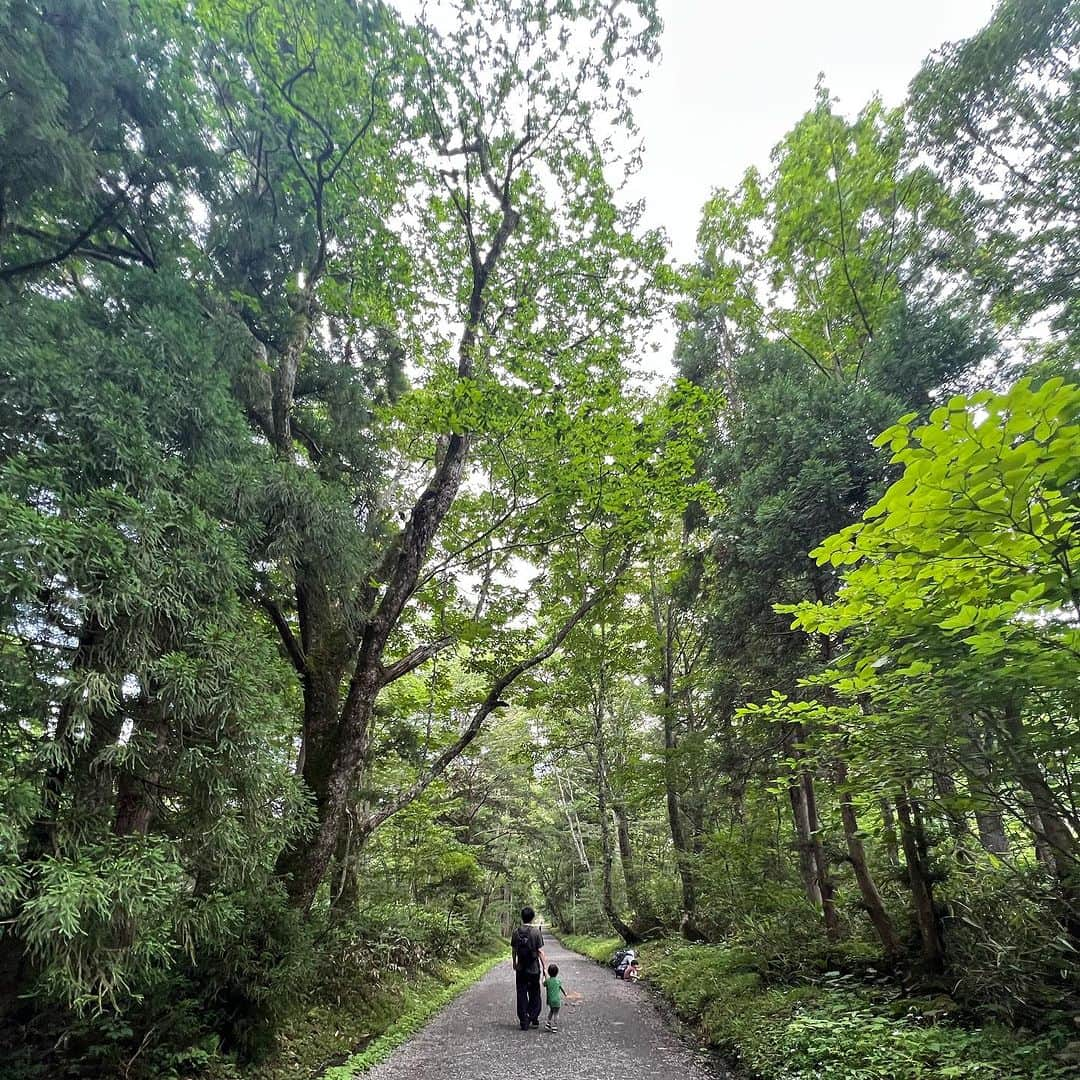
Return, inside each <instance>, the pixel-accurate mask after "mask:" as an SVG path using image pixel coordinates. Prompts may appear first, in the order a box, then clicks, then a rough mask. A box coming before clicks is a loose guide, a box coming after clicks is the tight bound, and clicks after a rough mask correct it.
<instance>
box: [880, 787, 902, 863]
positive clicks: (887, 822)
mask: <svg viewBox="0 0 1080 1080" xmlns="http://www.w3.org/2000/svg"><path fill="white" fill-rule="evenodd" d="M881 830H882V833H883V834H884V838H885V857H886V858H887V859H888V860H889V864H890V865H891V866H895V867H899V866H900V838H899V837H898V836H897V835H896V815H895V814H894V813H893V808H892V803H890V802H889V800H888V799H882V800H881Z"/></svg>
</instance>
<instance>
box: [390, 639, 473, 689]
mask: <svg viewBox="0 0 1080 1080" xmlns="http://www.w3.org/2000/svg"><path fill="white" fill-rule="evenodd" d="M455 640H456V639H455V638H454V637H453V635H451V634H446V635H445V636H443V637H441V638H438V639H436V640H435V641H431V642H429V643H428V644H427V645H418V646H417V647H416V648H415V649H413V650H412V652H408V653H406V654H405V655H404V656H403V657H401V658H400V659H399V660H395V661H394V662H393V663H392V664H386V665H385V666H384V667H383V669H382V685H383V686H387V685H388V684H389V683H392V682H394V681H395V680H397V679H400V678H401V677H402V676H403V675H408V674H409V672H410V671H413V670H414V669H415V668H418V667H419V666H420V665H421V664H426V663H427V662H428V661H429V660H430V659H431V658H432V657H433V656H435V655H436V654H437V653H440V652H442V650H443V649H445V648H446V647H447V646H449V645H452V644H453V643H454V641H455Z"/></svg>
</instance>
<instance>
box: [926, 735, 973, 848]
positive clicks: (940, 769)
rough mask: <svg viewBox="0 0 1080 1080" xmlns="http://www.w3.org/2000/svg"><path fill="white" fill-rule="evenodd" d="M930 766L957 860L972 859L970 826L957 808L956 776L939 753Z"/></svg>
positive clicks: (932, 756) (933, 757)
mask: <svg viewBox="0 0 1080 1080" xmlns="http://www.w3.org/2000/svg"><path fill="white" fill-rule="evenodd" d="M930 768H931V773H932V775H933V778H934V790H935V792H937V795H938V797H939V798H940V799H941V807H942V810H943V811H944V812H945V819H946V821H947V822H948V826H949V834H950V835H951V836H952V838H953V842H954V845H955V847H954V851H955V854H956V858H957V861H959V862H964V861H970V855H969V853H968V851H967V844H968V840H969V839H970V835H971V833H970V826H969V824H968V821H967V818H966V816H965V815H964V814H963V813H962V812H960V811H959V810H958V809H957V808H956V804H957V802H958V801H959V797H960V793H959V791H958V789H957V787H956V778H955V777H954V776H953V775H952V773H951V772H949V771H948V769H947V768H945V766H944V764H943V763H942V761H941V760H940V755H939V754H936V753H934V754H931V761H930Z"/></svg>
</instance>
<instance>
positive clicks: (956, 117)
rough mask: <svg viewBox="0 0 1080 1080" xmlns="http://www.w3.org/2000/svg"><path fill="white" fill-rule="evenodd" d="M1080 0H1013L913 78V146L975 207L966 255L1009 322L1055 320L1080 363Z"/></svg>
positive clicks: (967, 221)
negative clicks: (1079, 294)
mask: <svg viewBox="0 0 1080 1080" xmlns="http://www.w3.org/2000/svg"><path fill="white" fill-rule="evenodd" d="M1078 50H1080V8H1078V6H1077V4H1076V0H1004V2H1002V3H1000V4H999V5H998V7H997V10H996V11H995V12H994V15H993V18H992V19H991V20H990V22H989V23H988V24H987V25H986V26H985V27H984V28H983V29H982V30H980V31H979V32H978V33H977V34H975V35H973V36H972V37H970V38H968V39H967V40H965V41H960V42H955V43H951V44H948V45H945V46H943V47H942V48H941V49H940V50H938V51H937V52H935V53H934V54H932V55H931V56H930V57H929V58H928V59H927V61H926V63H925V64H924V65H923V68H922V70H921V71H920V72H919V74H918V76H917V77H916V79H915V80H914V82H913V83H912V98H911V103H912V114H913V121H914V123H913V132H912V140H913V142H914V143H915V144H916V145H917V146H919V147H920V148H922V149H924V150H925V149H929V150H930V151H931V152H932V153H934V154H935V155H936V156H937V157H938V158H939V159H940V160H941V161H942V162H943V163H944V165H945V166H946V168H947V170H948V175H949V177H950V178H951V179H952V180H953V181H954V182H955V184H956V187H957V189H958V192H959V194H960V197H961V198H962V200H963V202H964V205H965V212H964V225H963V227H961V228H959V229H957V230H956V231H955V233H954V235H953V237H952V238H951V244H952V246H953V249H954V252H955V257H956V258H958V259H959V260H960V261H962V262H963V263H964V264H966V265H967V266H968V267H969V268H970V269H971V270H972V272H973V273H974V274H975V275H976V276H977V278H978V279H979V282H980V287H981V288H982V289H984V290H986V291H989V292H990V294H991V295H992V296H993V297H994V300H995V302H996V307H997V311H998V314H999V315H1000V316H1001V317H1002V318H1003V319H1009V320H1016V321H1018V322H1020V323H1021V324H1022V323H1023V321H1024V320H1026V319H1028V318H1030V317H1032V316H1033V315H1037V314H1039V313H1041V312H1045V313H1049V314H1051V315H1053V316H1055V318H1056V324H1057V328H1058V330H1060V331H1061V332H1063V335H1064V337H1065V339H1066V349H1065V355H1064V359H1065V360H1066V362H1067V363H1070V362H1071V363H1073V364H1075V362H1076V353H1075V342H1076V333H1077V318H1078V316H1077V311H1076V289H1075V279H1076V265H1077V257H1078V251H1077V239H1076V237H1077V226H1078V224H1080V218H1078V214H1080V199H1078V193H1080V173H1078V164H1077V156H1076V146H1077V143H1078V142H1080V109H1078V106H1077V86H1076V65H1077V54H1078Z"/></svg>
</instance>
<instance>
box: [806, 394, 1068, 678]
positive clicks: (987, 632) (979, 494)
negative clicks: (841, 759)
mask: <svg viewBox="0 0 1080 1080" xmlns="http://www.w3.org/2000/svg"><path fill="white" fill-rule="evenodd" d="M878 442H879V444H880V445H887V446H889V447H890V448H891V449H892V450H893V452H894V453H893V461H894V462H895V463H896V464H898V465H901V466H902V467H903V469H904V472H903V475H902V476H901V478H900V479H899V480H897V481H896V482H895V483H894V484H893V485H892V486H891V487H890V488H889V490H888V491H887V492H886V493H885V495H884V497H883V498H882V499H881V500H880V501H879V502H877V503H876V504H875V505H874V506H872V507H871V508H870V509H869V510H868V511H867V512H866V515H865V517H866V521H865V522H863V523H860V524H857V525H853V526H850V527H849V528H848V529H846V530H844V531H843V532H841V533H839V534H837V535H836V536H835V537H832V538H830V539H829V540H828V541H826V542H825V543H824V544H823V545H822V546H821V547H820V548H819V549H818V550H817V551H816V552H815V553H814V554H815V555H816V556H817V557H818V559H819V561H820V562H831V563H832V564H833V565H835V566H845V565H851V564H854V568H853V569H852V570H851V571H850V572H849V573H848V574H847V575H846V577H845V579H844V586H843V588H842V590H841V593H840V596H839V599H838V601H837V603H836V604H835V605H833V606H832V608H831V609H825V608H820V609H819V608H806V609H801V610H800V615H799V621H800V625H803V626H805V627H806V628H807V629H809V630H812V631H816V632H825V633H837V632H839V631H842V630H843V631H851V630H853V629H854V630H859V631H861V633H859V634H858V635H857V638H856V641H857V642H858V650H857V652H856V651H855V650H850V649H849V653H848V655H849V656H855V655H860V658H861V659H863V660H864V665H863V667H862V668H861V669H859V670H867V671H868V672H869V674H868V676H867V677H868V678H869V679H871V680H872V679H873V678H874V677H875V676H874V674H873V673H874V672H876V671H880V670H882V669H883V668H886V667H887V668H888V669H891V670H895V671H896V673H897V674H898V675H901V676H905V677H909V678H911V679H913V680H918V679H920V678H923V677H926V676H933V675H934V674H935V673H936V671H937V670H938V669H937V664H938V663H940V662H941V660H942V659H944V657H942V656H941V655H940V654H945V656H947V657H948V661H947V666H948V668H949V669H950V670H949V671H941V673H940V674H941V676H942V677H944V678H945V679H946V680H949V679H952V678H954V677H955V675H956V674H957V673H956V672H955V668H954V664H955V663H960V664H964V665H971V666H973V667H974V666H975V665H978V666H979V667H980V668H981V669H982V671H983V675H982V682H983V685H982V686H981V687H980V688H979V690H978V691H977V692H978V693H979V694H995V693H996V694H998V695H1002V694H1003V693H1004V694H1008V693H1009V692H1010V691H1011V692H1014V693H1015V692H1021V691H1025V690H1028V691H1033V690H1036V689H1038V690H1041V691H1051V692H1063V693H1070V692H1075V690H1076V684H1075V671H1076V658H1077V652H1078V649H1080V576H1078V575H1080V567H1078V560H1080V535H1078V534H1077V525H1076V522H1077V510H1078V508H1077V490H1078V482H1080V466H1078V462H1080V388H1078V387H1076V386H1072V385H1068V384H1063V383H1062V381H1061V380H1060V379H1051V380H1049V381H1047V382H1045V383H1043V384H1042V385H1041V386H1039V387H1037V388H1036V387H1033V386H1032V385H1031V383H1030V382H1029V381H1028V380H1021V381H1020V382H1019V383H1017V384H1016V385H1015V386H1014V387H1012V388H1011V389H1010V390H1009V391H1008V392H1007V393H1004V394H993V393H991V392H990V391H985V392H981V393H978V394H975V395H974V396H972V397H970V398H964V397H954V398H952V399H950V401H949V403H948V404H947V405H943V406H941V407H939V408H938V409H935V410H934V412H933V413H932V414H931V416H930V420H929V422H928V423H925V424H919V423H917V422H916V420H915V417H911V416H909V417H906V418H902V419H901V423H899V424H898V425H896V426H895V427H893V428H890V429H888V430H886V431H885V432H884V433H883V434H882V435H881V437H880V438H879V440H878ZM886 643H887V644H886ZM916 643H917V644H916ZM853 644H854V643H853ZM883 646H884V647H885V648H887V650H888V651H887V652H882V653H881V654H879V655H876V656H871V655H870V654H869V652H868V650H874V649H878V648H881V647H883ZM928 646H931V648H929V649H928ZM999 680H1000V681H999ZM852 688H853V689H859V688H861V684H860V682H859V675H858V674H856V678H855V682H854V683H853V684H852ZM968 693H969V694H970V693H971V690H970V688H969V689H968Z"/></svg>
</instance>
